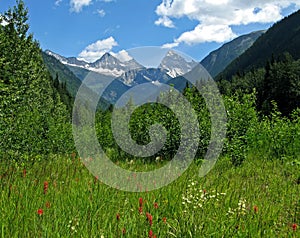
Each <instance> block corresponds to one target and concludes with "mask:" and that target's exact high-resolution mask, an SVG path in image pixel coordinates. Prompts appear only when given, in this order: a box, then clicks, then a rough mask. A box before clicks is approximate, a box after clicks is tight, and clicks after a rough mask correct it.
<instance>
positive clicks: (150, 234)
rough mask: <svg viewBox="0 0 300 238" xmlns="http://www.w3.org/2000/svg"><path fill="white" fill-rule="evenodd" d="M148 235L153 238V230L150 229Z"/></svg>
mask: <svg viewBox="0 0 300 238" xmlns="http://www.w3.org/2000/svg"><path fill="white" fill-rule="evenodd" d="M148 235H149V238H153V231H152V230H150V231H149V234H148Z"/></svg>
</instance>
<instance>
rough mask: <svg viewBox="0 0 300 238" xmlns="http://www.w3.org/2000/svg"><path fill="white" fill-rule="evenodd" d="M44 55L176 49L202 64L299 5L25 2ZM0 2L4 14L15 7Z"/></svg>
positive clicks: (276, 1)
mask: <svg viewBox="0 0 300 238" xmlns="http://www.w3.org/2000/svg"><path fill="white" fill-rule="evenodd" d="M24 2H25V4H26V6H27V7H28V9H29V17H30V19H29V24H30V32H32V33H33V34H34V37H35V39H37V40H38V41H39V42H40V45H41V47H42V49H44V50H45V49H50V50H52V51H54V52H56V53H58V54H61V55H63V56H67V57H69V56H76V57H79V58H83V59H85V60H87V61H94V60H96V59H97V58H100V57H101V55H102V54H104V53H105V52H113V53H114V54H115V55H116V56H118V57H119V58H120V59H123V60H126V57H127V55H126V51H125V50H126V49H131V48H135V47H142V46H162V47H165V48H174V49H176V50H179V51H182V52H184V53H185V54H187V55H189V56H191V57H192V58H194V59H195V60H198V61H200V60H201V59H203V58H204V57H205V56H206V55H207V54H208V53H209V52H210V51H212V50H215V49H216V48H218V47H220V46H221V45H222V44H223V43H225V42H227V41H229V40H231V39H233V38H235V37H237V36H239V35H242V34H246V33H249V32H251V31H255V30H261V29H267V28H268V27H270V26H271V25H272V24H273V23H274V22H276V21H278V20H280V19H282V17H284V16H287V15H289V14H290V13H292V12H294V11H296V10H298V9H299V8H300V0H296V1H295V0H294V1H290V0H252V1H242V0H184V1H183V0H42V1H40V0H25V1H24ZM14 4H15V1H13V0H0V12H3V11H5V10H7V8H8V7H9V6H13V5H14Z"/></svg>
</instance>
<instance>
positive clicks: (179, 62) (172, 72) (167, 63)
mask: <svg viewBox="0 0 300 238" xmlns="http://www.w3.org/2000/svg"><path fill="white" fill-rule="evenodd" d="M197 64H198V63H197V62H195V61H193V60H191V61H188V60H186V59H185V58H184V57H183V56H180V55H179V54H178V53H176V52H175V51H173V50H170V51H168V53H167V54H166V56H165V57H164V58H163V59H162V61H161V63H160V65H159V66H158V68H160V69H162V70H165V71H166V72H167V74H168V75H169V76H170V77H172V78H175V77H178V76H181V75H184V74H186V73H187V72H189V71H191V70H192V69H193V68H194V67H195V66H196V65H197Z"/></svg>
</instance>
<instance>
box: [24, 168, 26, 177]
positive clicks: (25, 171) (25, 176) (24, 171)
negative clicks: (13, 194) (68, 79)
mask: <svg viewBox="0 0 300 238" xmlns="http://www.w3.org/2000/svg"><path fill="white" fill-rule="evenodd" d="M23 177H24V178H25V177H26V169H23Z"/></svg>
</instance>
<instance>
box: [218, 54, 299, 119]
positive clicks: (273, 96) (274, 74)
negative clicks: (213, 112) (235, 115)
mask: <svg viewBox="0 0 300 238" xmlns="http://www.w3.org/2000/svg"><path fill="white" fill-rule="evenodd" d="M218 83H219V86H220V90H221V92H222V94H225V95H234V94H237V93H239V94H243V93H251V92H253V91H255V92H256V97H257V100H256V105H257V110H258V111H260V112H262V113H263V114H264V115H269V114H270V113H271V112H272V110H273V104H274V102H275V103H276V104H277V106H278V109H279V111H280V112H281V113H282V114H283V115H284V116H289V115H290V113H291V112H292V111H293V110H294V109H296V108H299V107H300V60H294V59H293V58H292V56H291V55H290V54H289V53H285V54H284V55H283V56H281V57H280V58H277V59H274V58H272V59H271V60H269V61H268V62H267V63H266V65H265V67H264V68H260V69H257V70H252V71H250V72H248V73H239V74H237V75H235V76H233V77H232V78H231V79H230V80H226V79H223V80H220V81H219V82H218Z"/></svg>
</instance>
